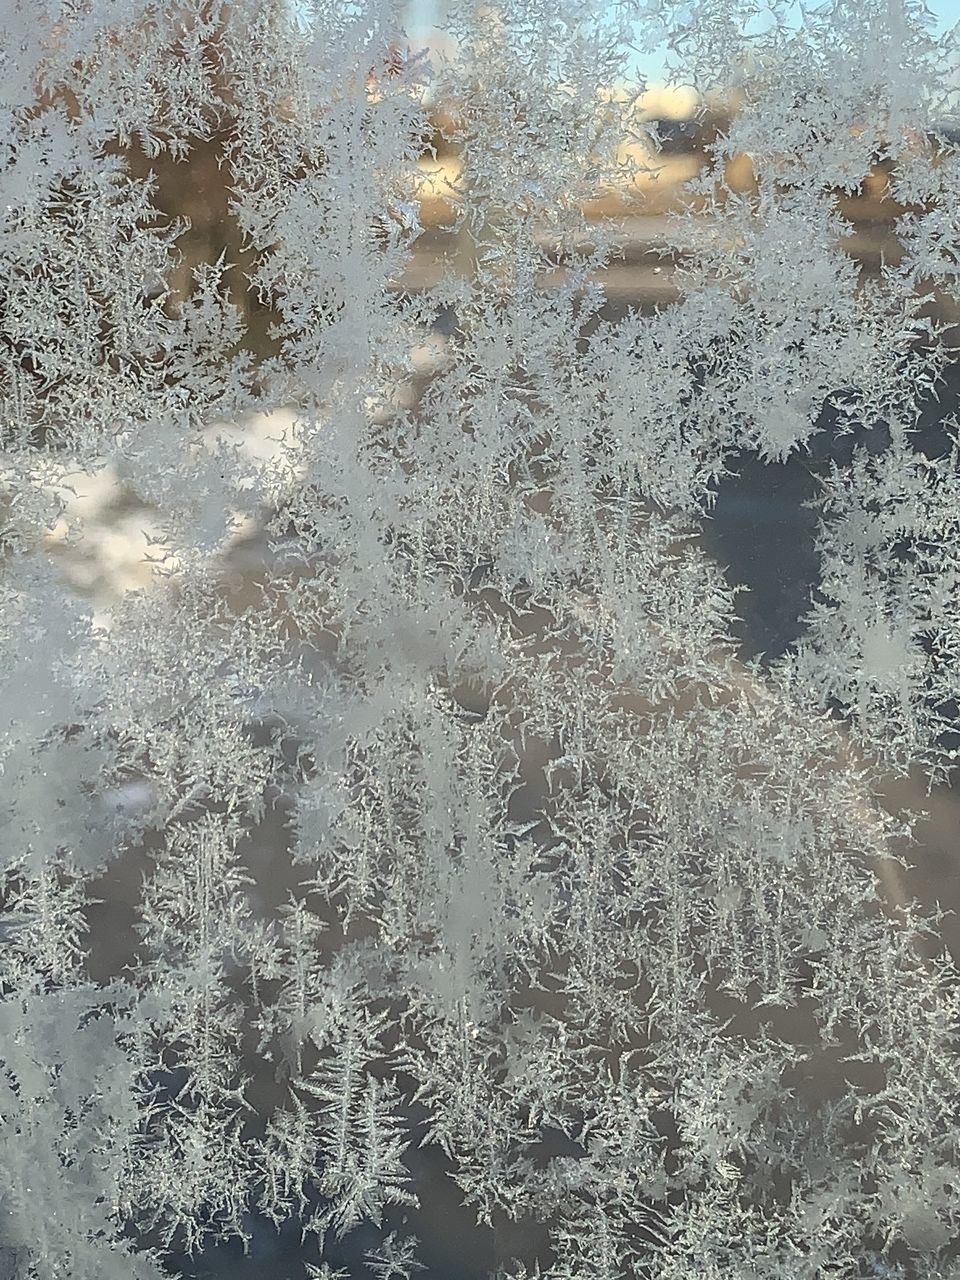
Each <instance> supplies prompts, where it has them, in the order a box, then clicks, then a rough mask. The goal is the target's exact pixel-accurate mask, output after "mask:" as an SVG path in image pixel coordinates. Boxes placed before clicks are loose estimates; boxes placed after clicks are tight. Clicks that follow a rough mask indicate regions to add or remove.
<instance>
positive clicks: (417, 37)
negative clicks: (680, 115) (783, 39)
mask: <svg viewBox="0 0 960 1280" xmlns="http://www.w3.org/2000/svg"><path fill="white" fill-rule="evenodd" d="M815 2H816V0H808V3H815ZM289 3H290V5H291V7H292V8H293V9H294V11H296V10H297V9H298V8H300V9H304V8H309V4H310V0H289ZM478 3H479V0H478ZM598 3H602V0H598ZM891 3H895V0H891ZM926 3H927V8H928V10H929V11H930V13H931V14H932V15H933V18H934V27H933V29H932V30H933V34H942V33H943V32H944V31H946V30H948V29H949V28H950V27H952V26H954V25H955V24H956V23H958V22H960V0H926ZM405 7H406V10H407V14H408V16H407V19H406V23H405V25H406V29H407V32H408V34H409V35H410V37H411V39H412V40H414V41H423V43H429V42H430V37H431V34H434V33H435V32H436V26H435V23H436V22H437V19H438V16H439V15H440V14H442V12H443V9H444V0H407V3H406V5H405ZM793 8H794V11H795V12H796V13H797V14H798V15H799V11H800V7H799V4H794V6H793ZM761 29H762V28H760V27H759V26H758V27H757V30H761ZM665 55H666V49H662V50H659V51H657V52H655V53H653V54H649V55H644V56H638V57H637V59H635V61H634V64H633V66H632V67H630V68H629V71H630V73H631V74H632V75H633V76H636V77H638V78H639V77H641V76H642V77H644V78H646V79H647V80H648V81H649V82H651V83H656V82H657V81H658V80H662V78H663V75H664V71H665V67H666V58H665ZM958 70H960V69H958Z"/></svg>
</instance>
